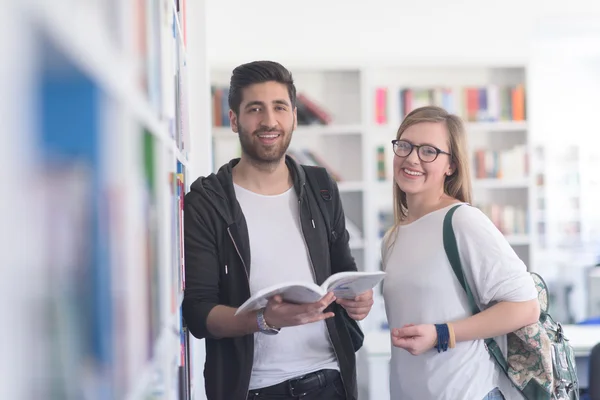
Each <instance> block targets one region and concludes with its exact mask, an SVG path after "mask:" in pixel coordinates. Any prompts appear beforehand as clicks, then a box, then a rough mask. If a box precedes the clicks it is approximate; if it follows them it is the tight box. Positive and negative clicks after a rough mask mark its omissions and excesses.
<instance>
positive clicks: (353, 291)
mask: <svg viewBox="0 0 600 400" xmlns="http://www.w3.org/2000/svg"><path fill="white" fill-rule="evenodd" d="M384 276H385V272H383V271H377V272H360V271H359V272H352V271H348V272H339V273H337V274H334V275H332V276H330V277H329V279H327V280H326V281H325V282H324V283H323V285H322V286H323V288H325V289H326V292H333V293H334V294H335V297H337V298H339V299H353V298H354V297H356V296H358V295H359V294H361V293H364V292H366V291H367V290H369V289H373V288H374V287H375V286H377V284H378V283H379V282H381V280H382V279H383V277H384Z"/></svg>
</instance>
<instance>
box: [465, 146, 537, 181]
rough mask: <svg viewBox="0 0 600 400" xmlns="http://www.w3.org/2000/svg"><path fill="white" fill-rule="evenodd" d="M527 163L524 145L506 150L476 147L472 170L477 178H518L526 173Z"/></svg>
mask: <svg viewBox="0 0 600 400" xmlns="http://www.w3.org/2000/svg"><path fill="white" fill-rule="evenodd" d="M528 164H529V161H528V155H527V146H526V145H517V146H514V147H512V148H511V149H506V150H492V149H477V150H475V151H474V161H473V170H474V171H473V172H474V176H475V177H476V178H477V179H486V178H496V179H520V178H524V177H526V176H527V175H528V169H529V168H528Z"/></svg>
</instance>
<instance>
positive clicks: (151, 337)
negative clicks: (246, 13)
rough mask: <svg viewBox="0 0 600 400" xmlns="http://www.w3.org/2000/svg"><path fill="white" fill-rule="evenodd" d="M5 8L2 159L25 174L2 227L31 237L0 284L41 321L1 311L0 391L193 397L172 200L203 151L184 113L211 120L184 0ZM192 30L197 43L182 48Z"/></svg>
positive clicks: (197, 123)
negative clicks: (9, 329) (7, 332)
mask: <svg viewBox="0 0 600 400" xmlns="http://www.w3.org/2000/svg"><path fill="white" fill-rule="evenodd" d="M203 4H204V3H203V2H194V5H193V6H192V8H193V10H194V12H202V7H203V6H202V5H203ZM0 8H1V9H2V12H0V14H1V15H2V18H0V19H1V20H2V21H4V17H5V16H6V18H7V20H8V21H11V22H7V24H6V25H3V27H4V26H6V27H7V29H9V30H8V31H6V32H5V31H4V29H3V30H2V32H3V33H4V35H2V36H3V38H4V39H2V41H0V43H2V48H3V50H7V51H3V54H5V55H7V57H6V59H5V60H4V65H5V66H7V68H6V69H5V68H3V69H2V71H0V81H1V82H2V83H3V85H2V87H3V89H4V88H7V89H9V90H10V91H9V93H8V94H5V95H4V96H3V98H4V99H5V100H6V99H9V98H14V99H18V100H17V101H9V102H7V101H0V110H2V116H3V117H4V116H7V129H8V127H10V128H9V129H8V131H6V133H7V134H6V135H2V142H1V143H2V145H3V146H2V148H3V149H12V150H13V152H11V158H4V157H3V158H2V159H3V160H9V161H10V164H11V165H14V167H15V169H16V170H18V172H13V173H11V176H12V177H13V178H15V179H11V180H8V182H12V183H13V184H11V186H12V187H13V190H14V191H15V193H17V192H22V193H27V192H29V193H27V194H26V195H25V196H14V199H15V201H14V202H12V203H14V204H10V206H9V207H8V208H5V207H2V209H0V214H2V221H3V222H2V224H0V225H2V226H3V227H4V226H5V221H9V223H10V221H12V222H13V224H14V226H15V227H17V226H18V227H19V229H16V230H15V231H14V232H13V234H16V236H15V238H19V239H18V240H19V241H20V242H21V243H27V249H23V248H21V247H23V246H18V245H17V246H13V245H10V246H9V247H7V248H4V247H3V248H2V251H1V252H0V253H2V254H3V256H5V255H6V256H7V259H6V261H7V262H6V263H4V262H3V265H9V264H10V267H9V268H11V267H13V266H14V267H16V268H17V269H19V270H20V271H21V272H20V273H21V274H22V275H23V276H22V277H21V279H20V281H17V280H16V278H17V277H18V275H13V274H6V275H5V274H4V268H3V273H2V279H1V280H2V282H3V283H7V284H10V285H14V287H15V288H18V289H17V290H12V291H4V286H3V293H9V294H10V293H13V292H15V293H14V294H15V296H14V297H13V298H12V300H14V301H15V303H16V304H18V306H17V308H16V310H18V315H19V320H22V319H23V318H25V319H26V320H31V321H35V323H36V324H35V326H33V325H31V326H28V324H22V323H10V325H11V326H14V330H15V331H16V333H17V336H18V337H19V339H17V340H15V339H14V338H12V337H11V336H9V338H8V339H6V341H5V340H4V339H5V337H4V336H2V339H3V340H2V343H3V344H4V343H11V345H12V346H15V345H16V346H17V347H15V350H16V351H14V352H11V351H9V350H8V349H6V351H4V350H5V349H4V347H2V350H3V351H2V353H3V354H5V355H11V357H9V358H11V359H12V360H13V366H14V368H11V369H8V368H4V367H5V365H4V363H2V364H0V365H1V366H2V369H1V370H2V374H3V376H4V377H5V378H6V380H7V381H13V382H14V383H13V384H11V387H10V388H9V389H8V390H10V391H9V392H8V393H7V394H6V395H5V393H4V389H5V387H4V385H0V387H2V390H0V393H2V394H3V395H2V396H0V397H2V398H29V397H31V398H35V397H52V398H61V399H82V398H86V399H107V398H119V399H131V400H138V399H148V398H160V399H169V400H175V399H176V400H188V399H191V398H193V395H192V393H193V384H192V378H193V377H192V376H191V372H190V368H189V366H190V364H191V362H190V358H189V354H190V348H191V346H190V343H189V342H188V340H189V336H188V334H187V332H186V330H185V327H184V326H183V324H182V320H181V314H180V304H181V300H182V296H183V286H184V276H183V253H182V250H183V247H182V246H183V238H182V235H181V233H182V202H181V200H182V198H183V195H184V194H185V192H187V190H188V187H189V184H190V183H191V180H192V179H193V178H194V175H196V174H198V169H200V168H201V165H202V162H201V160H200V157H204V156H205V154H204V152H201V153H199V154H198V155H197V156H196V154H195V153H194V151H193V150H194V148H192V143H193V141H192V140H190V137H191V136H192V132H191V131H190V123H193V125H192V126H194V127H195V129H197V128H198V127H201V126H202V121H201V118H203V117H202V115H204V118H205V119H206V123H207V124H209V121H208V116H209V113H208V112H206V113H205V114H202V113H200V114H199V115H198V114H196V115H194V116H191V117H190V116H188V110H191V109H194V108H195V107H196V102H197V101H198V96H196V95H193V96H189V97H188V93H189V91H190V90H192V89H193V90H195V91H198V92H201V93H208V91H209V85H208V82H207V81H202V79H201V78H200V79H199V78H198V77H196V76H195V75H194V74H195V72H194V71H195V67H196V68H197V69H199V70H203V69H204V70H205V69H206V68H205V66H204V64H205V62H206V59H205V57H203V56H202V52H203V51H204V50H205V47H206V46H205V45H204V44H203V43H200V42H199V41H198V40H197V37H195V36H194V37H190V36H189V35H188V33H187V30H186V27H187V26H186V25H187V22H186V19H187V14H186V10H187V8H186V2H185V0H139V1H135V2H127V1H124V2H123V1H115V0H110V1H100V0H96V1H85V2H79V1H74V0H57V1H52V2H48V1H44V0H24V1H21V2H13V3H11V4H10V5H5V4H3V5H2V7H0ZM196 32H197V29H195V30H194V34H195V33H196ZM188 38H189V39H190V40H191V43H193V44H194V45H198V48H200V50H197V48H196V49H192V50H191V51H188V49H187V48H186V41H187V39H188ZM187 43H188V44H189V43H190V42H187ZM6 44H8V46H7V48H5V45H6ZM11 44H14V46H12V45H11ZM9 50H10V51H9ZM188 56H191V57H190V58H191V59H193V60H194V61H193V62H191V63H190V60H189V59H188ZM189 76H191V77H192V78H193V79H192V80H191V81H193V82H194V85H195V86H194V87H190V84H189V82H190V80H189V79H188V77H189ZM5 82H7V83H8V82H10V83H11V84H10V85H6V86H5V85H4V83H5ZM189 98H192V99H194V102H192V103H190V101H189ZM206 103H208V102H206ZM9 132H10V133H9ZM193 133H194V134H197V132H193ZM194 156H196V157H197V158H194ZM13 162H14V164H13ZM190 174H191V175H192V176H191V177H190ZM2 179H3V183H5V180H4V177H3V178H2ZM24 183H25V184H24ZM7 205H8V203H7ZM18 210H22V211H23V212H25V213H26V214H24V215H21V212H20V211H19V212H15V211H18ZM15 217H16V218H15ZM26 236H28V238H27V239H26ZM2 243H3V246H4V245H6V244H7V243H8V242H7V241H5V237H4V233H3V236H2ZM12 252H15V253H14V254H12V255H10V254H11V253H12ZM3 260H4V258H3ZM14 267H13V268H14ZM24 271H27V273H24ZM29 274H31V275H30V276H26V275H29ZM5 278H6V280H5ZM24 282H27V283H26V284H24ZM12 300H11V301H12ZM3 317H4V313H3ZM3 320H4V318H3ZM8 321H9V322H10V321H12V320H11V319H8ZM21 338H22V339H21ZM22 340H26V344H23V343H22ZM14 360H19V361H17V362H16V363H14ZM13 378H14V379H13ZM32 381H35V382H36V384H35V385H31V382H32ZM195 398H200V397H199V396H196V397H195Z"/></svg>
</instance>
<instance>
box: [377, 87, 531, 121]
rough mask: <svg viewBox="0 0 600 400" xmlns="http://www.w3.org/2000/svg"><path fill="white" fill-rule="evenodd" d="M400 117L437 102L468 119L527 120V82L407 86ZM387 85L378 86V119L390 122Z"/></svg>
mask: <svg viewBox="0 0 600 400" xmlns="http://www.w3.org/2000/svg"><path fill="white" fill-rule="evenodd" d="M398 102H399V110H398V112H399V116H400V120H402V119H404V117H405V116H406V115H407V114H408V113H410V112H411V111H412V110H414V109H416V108H420V107H423V106H429V105H435V106H439V107H442V108H444V109H445V110H446V111H448V112H450V113H452V114H456V115H458V116H460V117H461V118H463V120H464V121H466V122H499V121H525V119H526V110H525V86H524V84H522V83H520V84H516V85H497V84H488V85H483V86H465V87H457V88H455V87H405V88H402V89H400V90H399V92H398ZM387 107H388V96H387V88H385V87H379V88H377V89H376V90H375V123H376V124H385V123H387V120H388V118H387Z"/></svg>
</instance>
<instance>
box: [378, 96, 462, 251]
mask: <svg viewBox="0 0 600 400" xmlns="http://www.w3.org/2000/svg"><path fill="white" fill-rule="evenodd" d="M422 122H434V123H444V124H445V126H446V129H447V131H448V145H449V147H450V150H449V153H450V154H451V156H450V163H451V165H453V167H454V171H453V173H452V175H450V176H446V181H445V182H444V193H446V194H447V195H448V196H450V197H452V198H455V199H457V200H459V201H462V202H465V203H470V202H471V179H470V176H471V173H470V167H469V157H468V154H467V139H466V134H465V127H464V124H463V122H462V120H461V119H460V118H459V117H458V116H456V115H453V114H450V113H448V112H447V111H446V110H444V109H443V108H440V107H436V106H426V107H421V108H417V109H415V110H413V111H411V112H410V113H409V114H408V115H407V116H406V117H405V118H404V120H403V121H402V124H400V127H399V128H398V133H397V134H396V139H400V137H402V134H403V133H404V131H405V130H406V129H407V128H408V127H410V126H412V125H416V124H420V123H422ZM407 216H408V208H407V203H406V193H405V192H404V191H402V189H400V187H399V186H398V184H397V183H396V182H395V181H394V226H393V227H392V228H391V229H390V230H389V231H388V233H387V234H386V237H385V238H384V243H387V242H388V240H389V235H390V233H391V232H393V231H395V229H396V228H397V227H398V225H399V224H400V223H401V222H402V221H404V220H405V219H406V217H407Z"/></svg>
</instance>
